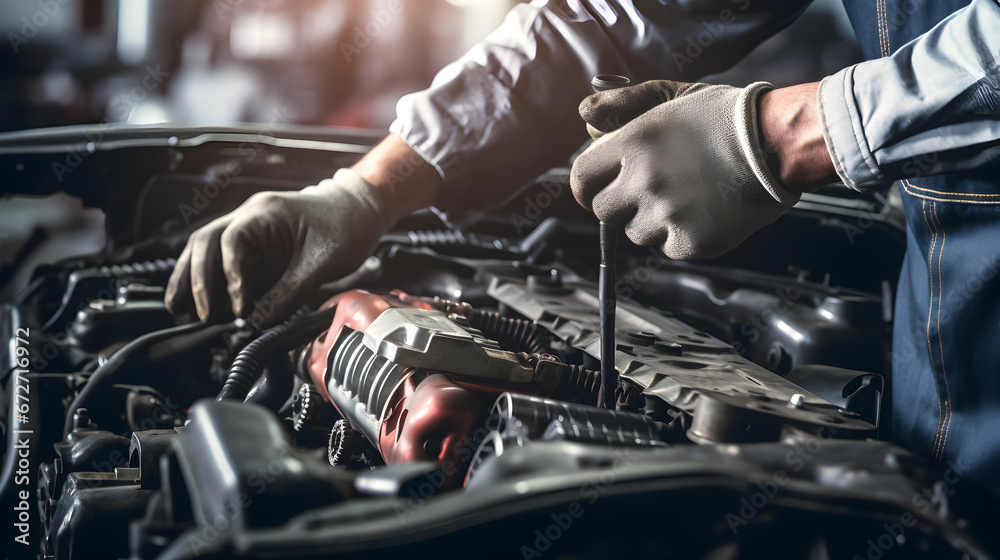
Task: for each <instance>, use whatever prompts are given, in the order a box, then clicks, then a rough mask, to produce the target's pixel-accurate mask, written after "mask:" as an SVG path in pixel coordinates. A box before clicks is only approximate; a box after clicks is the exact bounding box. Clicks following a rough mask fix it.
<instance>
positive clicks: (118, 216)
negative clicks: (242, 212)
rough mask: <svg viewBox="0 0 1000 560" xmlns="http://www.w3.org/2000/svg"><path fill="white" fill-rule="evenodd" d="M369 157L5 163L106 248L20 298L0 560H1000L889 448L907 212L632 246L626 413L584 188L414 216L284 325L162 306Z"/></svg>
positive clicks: (852, 200)
mask: <svg viewBox="0 0 1000 560" xmlns="http://www.w3.org/2000/svg"><path fill="white" fill-rule="evenodd" d="M62 134H71V133H70V132H66V133H62ZM324 135H325V136H324ZM123 136H127V138H124V137H123ZM371 140H372V138H369V137H361V138H358V137H352V136H350V135H347V134H346V133H343V132H337V131H334V132H318V131H316V130H308V131H303V130H295V129H289V130H285V131H282V133H281V134H280V135H279V134H276V133H274V132H273V131H271V132H269V133H267V134H263V133H261V132H260V131H257V132H256V133H253V132H252V131H251V132H249V133H248V132H246V131H242V132H241V131H227V132H226V134H221V133H213V134H209V133H206V132H205V131H194V132H184V131H181V132H178V131H162V130H149V131H145V132H143V133H141V134H138V135H137V133H135V132H134V131H119V132H106V133H104V135H103V138H102V141H101V142H98V143H97V144H98V145H97V147H96V150H95V153H94V155H92V156H90V157H89V158H87V159H85V160H84V163H83V164H82V165H81V167H80V170H78V171H76V172H75V173H74V175H73V176H72V177H71V179H72V180H73V181H72V183H71V184H62V183H60V184H54V183H52V182H51V180H49V181H45V180H43V179H40V178H39V177H41V176H42V175H43V174H44V173H43V171H44V167H45V165H46V162H47V161H49V160H51V158H53V157H58V155H59V154H62V153H63V152H65V151H66V149H67V147H66V146H67V145H69V144H70V143H69V142H67V141H66V140H65V137H61V136H59V135H58V134H55V136H53V137H50V138H32V142H25V141H24V139H23V138H22V139H20V141H17V142H15V141H13V140H11V141H9V142H7V143H4V142H0V165H2V166H3V167H2V168H3V169H13V168H14V166H15V164H20V165H21V168H20V171H18V172H17V173H19V175H17V177H16V181H13V180H11V181H8V184H11V185H15V186H14V187H13V188H11V189H10V191H11V192H21V193H24V194H35V195H40V194H49V193H51V192H54V191H56V190H65V191H67V192H69V193H70V194H73V195H75V196H79V197H81V198H82V199H83V200H84V201H85V203H86V204H88V205H91V206H95V207H99V208H102V209H103V210H104V211H105V215H106V217H107V221H106V224H105V227H106V231H107V236H108V244H107V249H106V250H105V251H104V252H102V253H99V254H96V255H90V256H81V257H73V258H69V259H64V260H62V261H59V262H56V263H53V264H50V265H44V266H39V267H37V268H35V269H34V271H33V273H32V275H31V278H30V282H29V283H28V284H27V286H26V287H25V288H24V289H23V290H21V292H20V295H18V297H17V299H16V300H14V301H11V302H7V303H4V304H3V305H2V306H0V333H2V336H3V340H4V341H5V343H6V344H5V345H4V349H3V350H2V351H0V354H2V359H3V364H4V366H3V370H2V375H3V377H2V397H3V398H2V404H0V410H2V413H0V416H2V417H3V418H4V419H5V424H4V434H5V446H4V457H3V461H4V467H3V473H2V488H0V492H2V494H0V499H2V505H3V508H4V509H3V515H4V516H8V518H7V519H6V520H5V524H4V533H5V534H7V535H9V536H10V537H9V538H5V539H4V544H3V553H4V555H6V557H8V558H33V557H37V558H52V559H60V560H61V559H70V558H130V559H134V560H140V559H153V558H160V559H171V560H177V559H194V558H273V557H280V558H302V559H305V558H329V557H337V558H365V559H370V558H383V557H384V558H390V557H391V558H396V557H403V556H406V557H439V558H451V557H461V558H467V557H482V558H518V557H519V558H525V559H528V558H543V557H551V558H605V557H609V556H625V557H629V556H655V557H665V558H713V559H737V558H815V559H826V558H855V557H856V558H869V559H875V560H877V559H881V558H986V557H989V556H990V554H989V552H988V551H989V547H990V546H991V542H990V539H991V538H992V537H991V536H990V531H989V528H988V523H985V521H987V518H984V517H983V514H982V513H981V512H982V511H986V508H988V507H992V504H990V503H988V500H989V498H986V497H984V496H983V495H982V494H981V493H978V492H976V491H975V490H974V489H968V488H966V487H965V484H966V483H965V481H963V480H961V477H960V476H957V475H956V473H953V472H951V471H950V470H948V469H949V467H948V465H940V466H932V465H930V464H929V463H928V462H926V461H925V460H923V459H922V458H920V457H917V456H915V455H913V454H912V453H910V452H908V451H907V450H905V449H903V448H901V447H898V446H896V445H894V444H893V443H892V442H891V441H889V440H888V439H887V437H888V434H890V433H891V426H890V419H891V413H890V410H889V399H888V394H889V391H890V390H891V385H890V359H891V350H890V346H889V343H890V339H891V328H892V293H893V287H894V286H895V282H896V275H897V274H898V273H897V271H898V269H899V260H898V258H901V255H902V247H903V243H904V240H903V236H902V229H901V221H900V216H899V210H898V208H896V207H895V206H894V205H893V203H892V201H891V200H889V199H888V198H880V199H873V198H864V197H861V196H860V195H857V196H854V197H846V195H844V194H843V193H840V194H838V195H833V194H829V193H825V192H823V191H820V192H819V193H817V194H812V195H806V196H804V197H803V201H802V202H801V203H800V204H799V205H798V206H797V207H796V208H795V209H793V210H792V211H791V212H790V213H789V214H788V215H787V216H786V217H784V218H782V219H781V220H779V222H778V223H776V224H774V225H772V226H770V227H768V228H765V230H762V231H761V232H760V233H758V234H756V235H755V236H754V237H752V238H751V239H750V240H748V241H747V242H746V243H745V244H744V245H743V246H742V247H741V248H740V249H738V250H737V251H734V252H733V253H731V254H729V255H726V256H724V257H721V258H719V259H714V260H711V261H700V262H681V261H671V260H669V259H667V258H666V257H664V256H663V255H662V254H661V253H659V252H658V251H657V250H655V249H652V250H651V249H649V248H641V247H635V246H629V247H623V248H622V251H621V255H620V257H619V258H620V261H619V272H620V274H619V277H618V282H617V284H616V286H615V288H616V291H617V293H618V296H619V303H618V310H617V323H616V342H617V344H616V352H615V360H614V366H615V369H616V370H617V371H618V372H619V375H620V386H619V387H618V390H617V391H616V393H615V395H614V400H615V401H616V402H617V406H616V407H615V408H614V409H608V408H601V407H599V406H598V404H599V403H600V402H601V399H602V395H601V394H600V392H601V385H600V379H599V369H600V336H599V302H598V298H597V262H598V253H597V222H596V221H595V220H594V218H593V217H592V216H588V215H586V214H585V213H583V211H582V210H580V209H578V208H575V202H574V201H573V200H572V196H570V195H567V194H566V193H568V191H569V186H568V171H567V170H566V169H555V170H553V171H551V172H550V173H548V174H546V175H545V176H543V177H540V178H537V179H536V180H533V181H532V182H530V183H529V184H528V185H526V186H525V188H524V189H522V190H521V191H520V194H519V195H517V196H516V197H515V198H514V199H512V200H510V201H508V202H507V203H506V204H505V205H504V206H503V207H501V208H499V209H497V210H495V211H491V212H489V213H485V214H483V215H481V216H479V217H478V219H477V220H476V221H475V222H470V223H471V225H468V226H466V227H463V228H457V227H454V226H452V225H451V224H449V223H447V222H444V221H442V220H441V219H440V218H439V217H437V216H436V215H435V214H434V213H432V212H424V213H418V214H417V215H414V216H411V217H409V218H407V219H406V220H404V221H403V222H402V223H401V224H400V225H399V226H397V228H396V229H395V230H394V231H393V232H391V233H390V234H388V235H386V236H385V237H384V238H383V240H382V243H381V244H380V246H379V248H378V250H377V251H376V253H375V254H374V255H373V256H372V257H371V258H369V259H368V261H366V262H365V264H364V265H363V266H362V267H361V268H359V269H358V270H357V271H356V272H355V273H353V274H351V275H350V276H348V277H345V278H343V279H340V280H337V281H335V282H332V283H329V284H326V285H324V286H322V287H321V288H320V289H319V290H318V291H317V292H316V293H313V294H310V296H309V303H308V304H307V305H306V306H304V307H303V308H302V309H300V310H299V311H298V312H297V313H295V314H294V315H292V316H290V317H288V318H287V320H286V321H285V322H284V323H282V324H280V325H278V326H276V327H272V328H268V329H263V328H261V326H260V325H259V324H257V322H256V321H255V318H254V317H253V316H250V317H247V318H243V319H235V320H231V321H228V322H223V323H219V324H203V323H201V322H198V321H197V319H196V318H195V317H194V316H193V315H188V316H183V315H182V316H173V315H171V314H170V313H169V312H168V311H167V310H166V308H165V306H164V304H163V293H164V289H165V285H166V282H167V279H168V278H169V276H170V273H171V271H172V268H173V264H174V260H173V259H174V258H175V257H176V255H177V254H179V252H180V248H181V247H182V246H183V243H184V241H185V240H186V238H187V235H189V234H190V232H191V231H193V229H194V228H195V227H197V225H199V224H203V223H205V222H206V221H207V220H209V219H211V218H212V217H213V216H216V215H219V214H221V213H224V212H226V211H228V210H230V209H232V208H233V207H235V206H236V205H238V204H239V203H240V202H241V201H242V200H244V199H245V198H246V197H247V196H249V195H250V194H251V193H252V192H255V191H259V190H265V189H277V190H281V189H291V188H298V187H301V186H302V185H304V184H308V183H307V182H306V181H309V180H315V178H322V177H323V176H327V175H324V174H329V173H330V172H331V170H332V169H335V168H336V167H337V166H340V165H346V164H349V163H350V162H351V161H353V159H355V158H356V157H357V154H359V153H361V152H363V150H364V147H365V146H366V145H367V144H369V143H370V141H371ZM25 146H28V147H33V149H31V150H29V149H26V148H25ZM236 147H243V148H247V147H249V148H253V150H254V154H253V156H252V157H251V158H249V159H247V160H246V161H245V162H243V164H242V167H241V169H242V170H243V171H242V172H241V174H240V175H239V176H238V177H235V176H234V177H228V176H227V177H226V181H227V182H226V187H223V189H222V190H221V191H220V192H221V194H220V195H219V196H218V198H215V199H213V200H212V201H211V202H212V204H210V205H207V207H206V209H205V210H204V211H200V210H199V212H198V215H197V216H196V218H197V219H195V220H193V221H191V222H190V223H188V222H187V221H186V220H179V219H178V218H177V216H176V214H175V213H174V212H175V210H176V209H177V208H178V207H179V205H180V204H185V203H187V202H188V201H189V199H190V198H191V192H192V191H191V188H192V185H193V186H194V187H195V188H197V187H198V186H199V185H201V186H204V185H208V184H213V183H212V181H218V180H219V177H220V169H221V170H225V169H231V167H228V166H226V165H225V164H226V162H227V161H229V160H230V159H231V158H233V157H236V156H234V150H235V148H236ZM53 154H57V155H53ZM46 158H48V159H46ZM129 158H131V159H135V158H142V161H143V162H145V166H144V167H143V168H142V169H135V167H136V166H129V165H126V164H125V161H127V159H129ZM39 167H41V168H43V169H42V171H38V172H37V173H38V175H33V172H34V171H33V170H35V169H36V168H39ZM102 168H103V169H105V174H104V175H102V174H101V172H100V169H102ZM108 169H111V170H112V171H111V178H107V175H106V174H107V170H108ZM5 173H7V172H5ZM11 173H12V172H11ZM116 173H120V174H121V175H115V174H116ZM140 178H141V179H142V181H139V180H138V179H140ZM5 180H6V178H5ZM114 184H117V185H125V186H124V187H120V188H118V189H117V191H116V190H115V189H112V188H111V187H110V185H114ZM139 184H142V185H146V186H145V187H143V188H141V189H140V188H137V187H136V188H133V187H130V186H129V185H139ZM181 215H182V216H183V215H184V214H183V213H182V214H181ZM182 222H183V223H182ZM776 237H781V238H783V239H786V240H788V239H791V240H792V241H791V242H790V243H789V242H786V243H784V244H782V245H780V246H781V247H783V248H782V249H781V250H780V251H779V250H777V249H774V248H773V247H776V246H778V244H775V243H769V242H768V240H769V239H773V238H776ZM845 246H851V247H852V251H850V252H849V253H848V252H845V251H843V248H844V247H845ZM887 254H888V255H897V256H898V258H897V260H892V259H886V258H885V255H887ZM839 255H847V256H839Z"/></svg>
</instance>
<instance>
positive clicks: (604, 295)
mask: <svg viewBox="0 0 1000 560" xmlns="http://www.w3.org/2000/svg"><path fill="white" fill-rule="evenodd" d="M629 82H630V80H629V79H628V78H626V77H625V76H615V75H613V74H598V75H596V76H594V78H593V79H592V80H591V81H590V85H592V86H593V87H594V91H595V92H601V91H608V90H610V89H617V88H620V87H625V86H627V85H629ZM587 132H588V133H590V136H591V138H593V139H594V140H597V139H598V138H600V137H601V136H603V135H604V133H603V132H601V131H600V130H597V129H596V128H594V127H592V126H590V123H587ZM599 243H600V248H601V268H600V272H599V275H598V283H597V298H598V305H599V307H600V314H601V396H602V398H601V401H602V402H601V403H600V404H601V406H603V407H604V408H607V409H609V410H614V409H615V408H617V396H616V394H615V392H616V389H617V388H618V370H617V369H616V368H615V314H616V310H617V308H618V301H617V294H616V293H615V261H616V260H617V258H616V257H617V252H618V228H617V227H615V226H612V225H610V224H606V223H604V222H603V221H602V222H601V229H600V241H599Z"/></svg>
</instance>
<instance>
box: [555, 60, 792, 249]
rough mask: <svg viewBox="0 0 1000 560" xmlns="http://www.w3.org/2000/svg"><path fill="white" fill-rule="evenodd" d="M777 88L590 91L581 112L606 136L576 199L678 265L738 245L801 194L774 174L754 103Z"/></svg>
mask: <svg viewBox="0 0 1000 560" xmlns="http://www.w3.org/2000/svg"><path fill="white" fill-rule="evenodd" d="M771 89H773V86H772V85H771V84H768V83H764V82H758V83H755V84H751V85H750V86H748V87H746V88H745V89H739V88H734V87H730V86H719V85H709V84H689V83H681V82H672V81H668V80H659V81H651V82H644V83H641V84H638V85H635V86H632V87H627V88H621V89H615V90H610V91H605V92H601V93H597V94H594V95H591V96H590V97H588V98H587V99H585V100H584V101H583V103H581V105H580V114H581V116H583V118H584V120H585V121H587V123H588V124H589V125H590V127H592V128H594V129H597V130H599V131H601V132H605V133H607V134H605V135H604V136H602V137H600V138H598V139H597V140H595V141H594V143H593V144H592V145H591V146H590V147H589V148H588V149H587V150H586V151H584V152H583V153H582V154H581V155H580V156H579V157H578V158H577V160H576V162H575V163H574V164H573V172H572V175H571V179H570V182H571V185H572V188H573V195H574V196H575V197H576V200H577V202H579V203H580V204H581V205H582V206H583V207H584V208H587V209H588V210H593V212H594V214H596V215H597V217H598V218H600V219H601V220H602V221H604V222H607V223H609V224H611V225H615V226H619V227H621V226H624V228H625V234H626V235H628V237H629V239H631V240H632V241H633V242H635V243H637V244H639V245H654V244H655V245H660V246H661V248H662V249H663V252H664V253H665V254H666V255H667V256H668V257H670V258H673V259H686V258H708V257H715V256H718V255H721V254H723V253H725V252H727V251H729V250H731V249H733V248H735V247H736V246H737V245H739V244H740V243H742V242H743V240H745V239H746V238H747V237H749V236H750V234H752V233H754V232H755V231H757V230H758V229H760V228H762V227H764V226H766V225H768V224H770V223H772V222H774V221H775V220H777V219H778V217H779V216H780V215H781V214H782V213H784V212H785V211H786V210H788V209H789V208H791V207H792V206H793V205H794V204H795V203H796V202H798V199H799V196H800V195H799V194H798V193H792V192H789V191H787V190H786V189H785V188H784V187H782V186H781V185H780V184H779V183H778V181H777V179H776V178H775V177H774V176H773V175H772V174H771V172H770V170H768V168H767V164H766V154H765V150H764V149H763V147H762V145H761V140H760V134H759V133H758V122H757V101H758V99H759V97H760V96H761V95H762V94H763V93H764V92H766V91H769V90H771Z"/></svg>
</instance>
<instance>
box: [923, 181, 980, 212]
mask: <svg viewBox="0 0 1000 560" xmlns="http://www.w3.org/2000/svg"><path fill="white" fill-rule="evenodd" d="M907 185H908V183H906V182H905V181H903V190H904V191H906V193H907V194H909V195H910V196H914V197H917V198H920V199H923V200H935V201H937V202H954V203H956V204H991V205H994V206H996V205H997V204H998V202H991V201H989V200H962V199H955V198H938V197H935V196H927V195H926V194H920V193H917V192H913V191H911V190H910V189H909V188H908V187H907ZM909 186H912V185H909Z"/></svg>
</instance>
